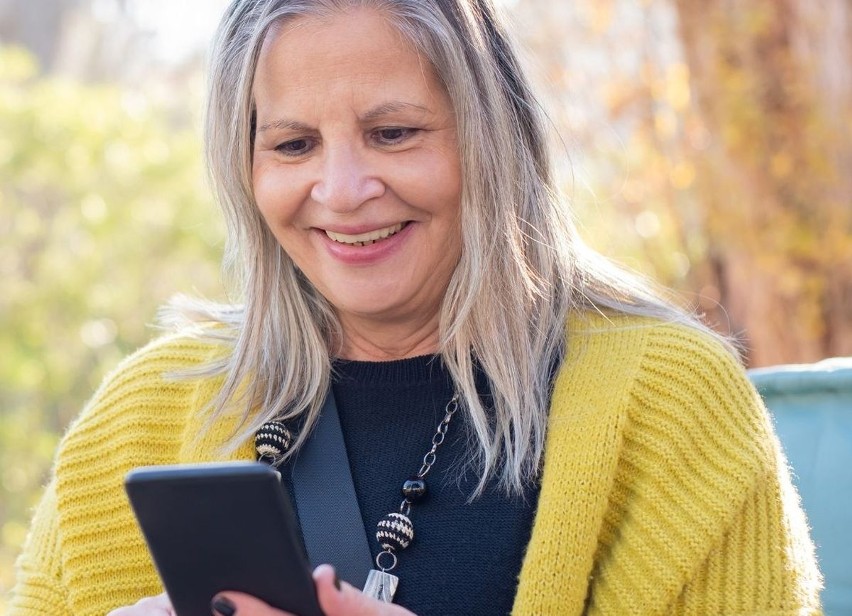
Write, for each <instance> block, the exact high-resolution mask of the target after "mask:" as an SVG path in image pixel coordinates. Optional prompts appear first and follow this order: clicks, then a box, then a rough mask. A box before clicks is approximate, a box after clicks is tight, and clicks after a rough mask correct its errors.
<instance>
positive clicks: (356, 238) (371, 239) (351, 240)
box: [325, 222, 408, 246]
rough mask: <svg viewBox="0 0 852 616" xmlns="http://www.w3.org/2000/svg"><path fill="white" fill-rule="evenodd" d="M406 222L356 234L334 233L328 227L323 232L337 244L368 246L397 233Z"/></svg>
mask: <svg viewBox="0 0 852 616" xmlns="http://www.w3.org/2000/svg"><path fill="white" fill-rule="evenodd" d="M407 224H408V223H405V222H401V223H398V224H396V225H393V226H390V227H384V228H383V229H376V230H375V231H368V232H367V233H359V234H357V235H347V234H345V233H335V232H334V231H329V230H328V229H326V230H325V234H326V235H327V236H328V237H329V238H330V239H332V240H333V241H335V242H337V243H338V244H346V245H347V246H370V245H371V244H375V243H376V242H381V241H382V240H386V239H387V238H389V237H391V236H392V235H396V234H397V233H399V232H400V231H402V229H403V227H405V225H407Z"/></svg>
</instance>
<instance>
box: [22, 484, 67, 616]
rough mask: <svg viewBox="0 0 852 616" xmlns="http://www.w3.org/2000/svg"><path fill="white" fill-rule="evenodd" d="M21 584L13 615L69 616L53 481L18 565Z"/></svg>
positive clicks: (40, 506) (33, 521)
mask: <svg viewBox="0 0 852 616" xmlns="http://www.w3.org/2000/svg"><path fill="white" fill-rule="evenodd" d="M16 569H17V574H18V576H17V582H16V585H15V587H14V589H13V590H12V603H11V607H10V609H11V612H10V614H40V615H42V614H68V613H70V611H69V609H68V603H67V597H66V593H65V589H64V587H63V586H62V567H61V563H60V554H59V545H58V528H57V516H56V490H55V486H54V484H53V483H52V482H51V483H50V484H49V485H48V486H47V488H45V491H44V494H43V495H42V497H41V502H40V503H39V506H38V508H37V509H36V513H35V515H34V516H33V520H32V525H31V526H30V533H29V535H28V537H27V541H26V544H25V546H24V551H23V552H22V554H21V556H20V557H19V558H18V561H17V563H16Z"/></svg>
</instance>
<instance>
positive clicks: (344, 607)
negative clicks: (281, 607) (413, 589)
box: [314, 565, 414, 616]
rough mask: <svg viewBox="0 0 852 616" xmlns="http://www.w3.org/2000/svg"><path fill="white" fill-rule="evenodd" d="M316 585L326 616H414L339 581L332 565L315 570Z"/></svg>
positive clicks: (403, 609) (321, 566)
mask: <svg viewBox="0 0 852 616" xmlns="http://www.w3.org/2000/svg"><path fill="white" fill-rule="evenodd" d="M314 583H315V584H316V585H317V597H318V598H319V603H320V607H321V608H322V611H323V612H324V613H325V615H326V616H414V615H413V614H412V613H411V612H409V611H408V610H406V609H405V608H403V607H400V606H398V605H394V604H392V603H384V602H382V601H378V600H377V599H373V598H372V597H368V596H367V595H365V594H364V593H362V592H361V591H360V590H358V589H357V588H355V587H354V586H352V585H350V584H347V583H346V582H341V581H339V580H338V579H337V575H336V574H335V572H334V567H332V566H331V565H320V566H319V567H317V568H316V569H315V570H314Z"/></svg>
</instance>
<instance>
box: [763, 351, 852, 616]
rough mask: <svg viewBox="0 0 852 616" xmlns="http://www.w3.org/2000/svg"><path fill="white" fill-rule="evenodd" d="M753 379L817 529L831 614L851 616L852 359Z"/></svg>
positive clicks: (826, 606) (776, 369)
mask: <svg viewBox="0 0 852 616" xmlns="http://www.w3.org/2000/svg"><path fill="white" fill-rule="evenodd" d="M749 376H750V378H751V380H752V382H753V383H754V384H755V386H756V387H757V390H758V391H759V392H760V394H761V396H762V397H763V399H764V401H765V402H766V406H767V407H768V408H769V410H770V412H771V413H772V415H773V417H774V419H775V427H776V429H777V432H778V437H779V438H780V440H781V445H782V447H783V448H784V452H785V453H786V455H787V459H788V461H789V462H790V466H791V467H792V469H793V481H794V483H795V484H796V487H797V488H798V490H799V494H800V495H801V498H802V504H803V506H804V508H805V511H806V512H807V515H808V521H809V522H810V524H811V531H812V535H813V539H814V542H815V543H816V546H817V556H818V558H819V563H820V569H821V570H822V573H823V575H824V576H825V590H824V592H823V595H822V599H823V607H824V609H825V613H826V614H827V615H828V616H834V615H841V614H852V357H848V358H836V359H827V360H824V361H821V362H818V363H815V364H807V365H790V366H775V367H771V368H760V369H756V370H750V371H749Z"/></svg>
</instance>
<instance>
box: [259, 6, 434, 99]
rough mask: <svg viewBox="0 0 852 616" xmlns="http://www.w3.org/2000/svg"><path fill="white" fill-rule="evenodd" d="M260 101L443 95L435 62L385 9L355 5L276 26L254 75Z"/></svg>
mask: <svg viewBox="0 0 852 616" xmlns="http://www.w3.org/2000/svg"><path fill="white" fill-rule="evenodd" d="M254 90H255V98H256V99H257V100H258V102H259V103H262V102H264V101H273V100H274V99H279V100H281V101H283V100H284V98H292V97H309V96H310V95H313V97H314V98H315V99H316V98H319V97H321V98H324V99H328V98H330V97H335V96H343V97H350V98H363V97H367V98H372V97H375V96H381V95H382V92H383V91H392V92H393V94H394V96H403V97H405V96H413V97H419V98H423V97H426V98H435V97H436V96H437V97H438V98H443V97H444V96H445V92H444V88H443V87H442V86H441V85H440V83H439V80H438V79H437V78H436V76H435V72H434V69H433V68H432V65H431V63H430V62H429V61H428V60H427V59H426V58H425V57H424V56H423V55H422V54H421V53H419V51H418V50H417V49H416V47H415V46H414V45H413V44H412V43H411V42H410V41H409V40H408V38H406V36H405V35H404V34H403V33H402V32H401V31H400V29H399V28H398V27H397V26H396V24H394V23H393V22H392V21H391V19H390V18H389V17H388V16H387V15H386V14H384V13H382V12H380V11H377V10H375V9H371V8H354V9H348V10H345V11H340V12H333V13H330V14H324V15H308V16H299V17H295V18H292V19H288V20H286V21H283V22H281V23H278V24H276V26H275V27H274V28H271V29H270V31H269V33H268V35H267V37H266V39H265V40H264V43H263V47H262V49H261V53H260V58H259V62H258V66H257V70H256V72H255V80H254Z"/></svg>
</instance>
